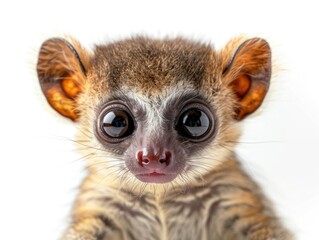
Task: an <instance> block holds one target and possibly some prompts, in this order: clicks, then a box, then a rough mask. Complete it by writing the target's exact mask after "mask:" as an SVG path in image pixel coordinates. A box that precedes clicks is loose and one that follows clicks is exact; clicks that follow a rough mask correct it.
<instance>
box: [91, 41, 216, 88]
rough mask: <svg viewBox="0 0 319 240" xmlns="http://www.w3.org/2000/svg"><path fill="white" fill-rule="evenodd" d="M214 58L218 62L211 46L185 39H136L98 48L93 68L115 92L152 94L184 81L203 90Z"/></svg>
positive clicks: (99, 77)
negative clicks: (126, 90) (132, 90)
mask: <svg viewBox="0 0 319 240" xmlns="http://www.w3.org/2000/svg"><path fill="white" fill-rule="evenodd" d="M214 57H215V58H216V60H215V61H217V57H216V56H215V54H214V51H213V49H212V47H211V46H209V45H207V44H202V43H197V42H193V41H190V40H186V39H182V38H175V39H164V40H156V39H150V38H145V37H134V38H131V39H127V40H123V41H118V42H115V43H111V44H107V45H98V46H96V49H95V55H94V57H93V59H92V67H94V69H95V70H96V69H97V70H98V71H97V74H98V76H97V77H98V79H104V80H106V78H107V81H108V87H109V88H111V89H116V88H118V87H119V86H122V85H126V86H129V87H138V88H139V89H143V90H146V92H149V91H154V90H160V89H161V88H163V87H165V86H172V85H176V84H177V83H178V82H180V81H183V82H185V81H186V82H188V83H191V85H193V86H194V87H199V86H200V85H201V82H202V81H203V79H205V78H207V77H208V75H209V68H210V67H209V66H210V64H211V61H212V58H214Z"/></svg>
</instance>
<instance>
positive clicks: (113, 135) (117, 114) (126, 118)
mask: <svg viewBox="0 0 319 240" xmlns="http://www.w3.org/2000/svg"><path fill="white" fill-rule="evenodd" d="M99 121H100V122H99V126H100V127H99V131H100V132H101V133H102V135H104V136H103V137H104V139H105V140H110V141H112V142H114V141H121V140H124V139H125V138H126V137H128V136H129V135H131V134H132V133H133V132H134V121H133V119H132V117H131V114H130V113H128V111H126V110H124V109H120V108H109V109H106V110H105V111H104V112H102V114H101V115H100V118H99Z"/></svg>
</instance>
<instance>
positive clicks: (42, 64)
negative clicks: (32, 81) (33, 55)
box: [37, 38, 88, 121]
mask: <svg viewBox="0 0 319 240" xmlns="http://www.w3.org/2000/svg"><path fill="white" fill-rule="evenodd" d="M76 45H77V48H78V49H79V50H82V48H81V47H80V46H79V44H78V43H76ZM79 53H82V55H84V56H83V58H84V60H85V61H87V59H88V57H87V55H86V54H85V53H84V52H83V50H82V51H81V52H78V51H77V50H76V49H75V47H73V46H72V45H71V44H70V43H69V42H67V41H66V40H64V39H60V38H52V39H49V40H47V41H46V42H44V43H43V44H42V46H41V49H40V53H39V58H38V64H37V72H38V78H39V81H40V85H41V88H42V91H43V93H44V95H45V96H46V98H47V101H48V102H49V104H50V105H51V106H52V107H53V108H54V109H55V110H56V111H57V112H59V113H60V114H62V115H63V116H65V117H68V118H70V119H72V120H73V121H75V120H77V119H78V116H79V113H78V112H77V110H76V104H75V100H76V97H77V96H78V94H79V93H80V92H81V91H82V87H83V83H84V79H85V77H86V69H85V66H84V64H83V62H82V60H81V59H80V55H79ZM81 57H82V56H81Z"/></svg>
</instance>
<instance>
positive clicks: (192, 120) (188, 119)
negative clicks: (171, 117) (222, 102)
mask: <svg viewBox="0 0 319 240" xmlns="http://www.w3.org/2000/svg"><path fill="white" fill-rule="evenodd" d="M209 129H210V120H209V118H208V116H207V115H206V114H205V113H204V112H203V111H201V110H199V109H196V108H194V109H189V110H187V111H185V112H184V113H183V114H182V115H181V117H180V118H179V122H178V126H177V130H178V132H179V133H180V134H181V135H183V136H184V137H187V138H200V137H202V136H203V135H205V133H206V132H208V130H209Z"/></svg>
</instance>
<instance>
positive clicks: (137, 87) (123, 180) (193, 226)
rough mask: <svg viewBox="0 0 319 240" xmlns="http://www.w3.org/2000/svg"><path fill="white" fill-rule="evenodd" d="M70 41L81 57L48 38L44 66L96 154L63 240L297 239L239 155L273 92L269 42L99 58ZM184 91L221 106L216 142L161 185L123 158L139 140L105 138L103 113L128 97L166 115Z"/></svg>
mask: <svg viewBox="0 0 319 240" xmlns="http://www.w3.org/2000/svg"><path fill="white" fill-rule="evenodd" d="M70 42H71V43H72V45H73V47H74V50H75V51H76V53H74V52H73V51H72V49H70V47H69V46H68V44H67V43H65V42H63V41H61V40H54V39H53V40H49V41H47V42H46V43H45V44H44V45H43V46H42V49H41V51H40V56H39V62H38V73H39V79H40V83H41V86H42V89H43V92H44V94H45V95H46V97H47V99H48V101H49V103H50V104H51V105H52V106H53V107H54V108H55V109H56V110H57V111H58V112H59V113H61V114H62V115H64V116H67V117H69V118H71V119H73V120H77V121H79V124H80V127H81V130H82V131H81V134H80V137H79V138H80V139H81V141H79V144H81V145H82V146H85V148H86V149H87V151H88V155H87V156H88V157H87V158H88V159H87V167H88V170H89V175H88V176H87V178H86V179H85V181H84V182H83V184H82V187H81V191H80V194H79V196H78V198H77V201H76V204H75V206H74V211H73V214H72V223H71V225H70V227H69V229H68V230H67V231H66V233H65V235H64V237H63V239H65V240H75V239H83V240H84V239H85V240H102V239H154V240H155V239H158V240H159V239H162V240H164V239H185V240H187V239H189V240H193V239H203V240H208V239H213V240H222V239H223V240H291V239H292V236H291V235H290V234H289V232H288V231H287V230H285V228H284V227H282V225H281V223H280V220H279V219H278V218H277V216H276V214H275V213H274V211H273V210H272V207H271V204H270V203H269V202H268V200H267V199H266V198H265V197H264V195H263V194H262V192H261V190H260V188H259V187H258V185H257V184H256V183H255V182H254V181H253V180H251V178H250V177H249V176H248V175H247V174H246V173H245V172H244V170H243V169H242V168H241V166H240V164H239V163H238V162H237V160H236V155H235V153H234V152H233V149H234V145H235V142H236V141H237V139H238V137H239V130H238V129H237V125H236V121H237V120H241V119H243V118H244V117H245V116H246V115H248V114H250V113H252V112H254V111H255V110H256V109H257V108H258V107H259V106H260V104H261V103H262V101H263V99H264V97H265V94H266V92H267V90H268V87H269V81H270V75H271V56H270V48H269V45H268V44H267V42H266V41H264V40H261V39H251V40H246V39H242V38H238V39H234V40H232V41H231V42H230V43H229V44H228V45H227V46H226V47H225V48H224V49H223V50H222V51H220V52H217V51H215V50H214V49H213V48H212V47H211V46H209V45H207V44H200V43H195V42H192V41H189V40H185V39H182V38H177V39H164V40H154V39H148V38H144V37H136V38H132V39H128V40H123V41H118V42H115V43H112V44H107V45H101V46H97V47H96V48H95V50H94V52H93V54H88V53H87V51H85V50H84V49H83V48H82V47H81V46H80V45H79V44H78V43H77V42H74V40H70ZM183 91H184V92H185V93H186V92H189V91H190V92H193V93H194V94H195V95H196V96H200V97H201V99H203V101H205V102H207V103H208V104H209V106H211V107H212V108H213V109H214V111H215V114H216V118H217V119H218V121H217V122H216V125H217V133H216V136H215V137H214V139H213V140H211V141H208V142H206V143H203V144H202V147H200V148H198V147H197V148H195V147H194V146H193V145H194V144H193V145H189V147H190V149H193V148H194V149H196V151H192V152H191V153H189V155H187V159H185V161H187V169H188V170H185V171H183V173H182V176H181V177H180V178H178V179H176V180H174V181H173V182H172V183H169V184H163V185H162V186H160V185H157V184H145V183H141V182H139V181H138V180H137V179H135V177H134V176H133V175H132V174H131V173H130V172H129V171H128V170H127V169H126V168H125V166H123V163H121V160H119V158H122V155H123V154H124V153H125V151H126V149H127V148H128V147H129V145H130V144H132V143H131V142H129V141H125V142H124V143H121V144H119V145H120V146H121V147H120V148H115V147H114V146H113V147H112V146H109V145H103V144H102V143H101V142H100V141H99V140H98V139H97V137H96V133H95V132H94V131H95V126H96V124H95V122H96V118H97V113H98V111H99V109H100V108H101V106H103V104H105V102H108V101H109V100H112V99H114V98H119V97H120V98H123V99H124V100H125V99H126V98H136V101H140V102H141V103H142V104H143V106H145V108H150V109H153V110H154V109H155V110H156V109H157V110H158V111H160V109H162V108H165V107H166V106H163V104H164V103H165V101H166V99H168V98H169V97H171V96H174V94H180V93H181V94H183ZM51 92H53V93H51ZM52 94H57V95H58V100H57V101H55V100H54V101H52ZM59 97H60V98H59ZM61 99H62V100H61ZM164 105H165V104H164ZM155 110H154V111H155ZM174 110H175V109H172V111H174ZM136 114H138V113H136ZM172 114H173V113H172ZM150 124H152V123H151V122H150ZM160 131H161V130H159V132H160ZM187 144H189V143H187Z"/></svg>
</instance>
